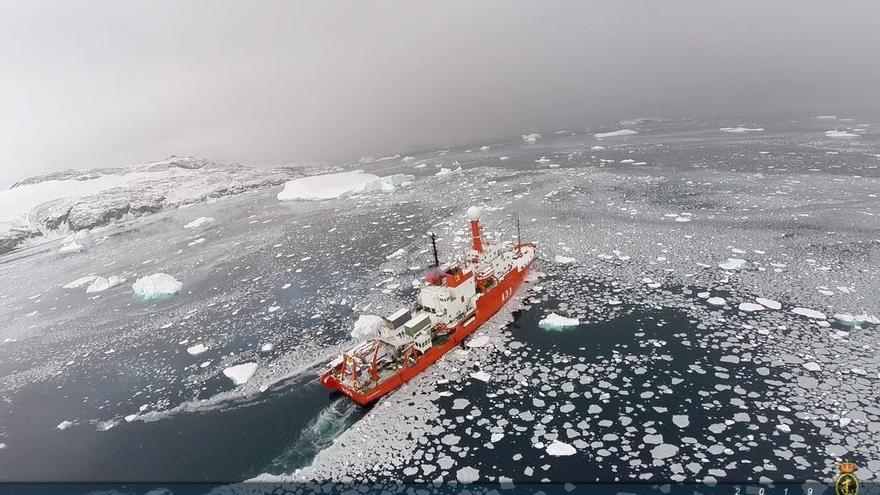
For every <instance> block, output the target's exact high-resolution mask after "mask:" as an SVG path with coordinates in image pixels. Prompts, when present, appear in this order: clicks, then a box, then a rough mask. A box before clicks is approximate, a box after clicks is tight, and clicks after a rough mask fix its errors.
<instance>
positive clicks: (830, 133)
mask: <svg viewBox="0 0 880 495" xmlns="http://www.w3.org/2000/svg"><path fill="white" fill-rule="evenodd" d="M825 135H826V136H827V137H831V138H854V137H859V135H858V134H853V133H851V132H846V131H838V130H837V129H834V130H830V131H825Z"/></svg>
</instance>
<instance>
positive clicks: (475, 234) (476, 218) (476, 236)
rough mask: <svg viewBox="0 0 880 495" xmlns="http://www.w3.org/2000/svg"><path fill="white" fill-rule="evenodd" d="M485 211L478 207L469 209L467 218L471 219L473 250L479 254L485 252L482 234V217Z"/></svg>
mask: <svg viewBox="0 0 880 495" xmlns="http://www.w3.org/2000/svg"><path fill="white" fill-rule="evenodd" d="M482 213H483V211H482V210H481V209H480V208H479V207H477V206H471V207H470V208H468V209H467V216H468V218H470V219H471V248H473V250H474V251H476V252H478V253H482V252H483V234H482V232H480V215H481V214H482Z"/></svg>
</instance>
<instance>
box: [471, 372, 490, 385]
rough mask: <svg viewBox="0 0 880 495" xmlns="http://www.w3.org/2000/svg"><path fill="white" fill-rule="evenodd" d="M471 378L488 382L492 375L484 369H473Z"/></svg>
mask: <svg viewBox="0 0 880 495" xmlns="http://www.w3.org/2000/svg"><path fill="white" fill-rule="evenodd" d="M471 378H473V379H475V380H480V381H481V382H488V381H489V380H490V379H491V378H492V376H491V375H489V373H486V372H485V371H483V370H480V371H475V372H473V373H471Z"/></svg>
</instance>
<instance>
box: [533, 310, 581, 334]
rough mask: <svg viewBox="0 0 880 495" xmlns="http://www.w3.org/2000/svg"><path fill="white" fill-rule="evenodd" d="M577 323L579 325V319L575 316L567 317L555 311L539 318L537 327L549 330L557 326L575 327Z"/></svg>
mask: <svg viewBox="0 0 880 495" xmlns="http://www.w3.org/2000/svg"><path fill="white" fill-rule="evenodd" d="M578 325H580V321H578V319H577V318H567V317H565V316H561V315H558V314H556V313H550V314H549V315H547V316H545V317H544V318H541V320H540V321H539V322H538V326H539V327H541V328H544V329H551V330H552V329H557V328H569V327H576V326H578Z"/></svg>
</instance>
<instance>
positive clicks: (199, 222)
mask: <svg viewBox="0 0 880 495" xmlns="http://www.w3.org/2000/svg"><path fill="white" fill-rule="evenodd" d="M213 222H214V218H213V217H199V218H196V219H195V220H193V221H192V222H189V223H188V224H186V225H184V226H183V228H185V229H197V228H199V227H201V226H203V225H207V224H209V223H213Z"/></svg>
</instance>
